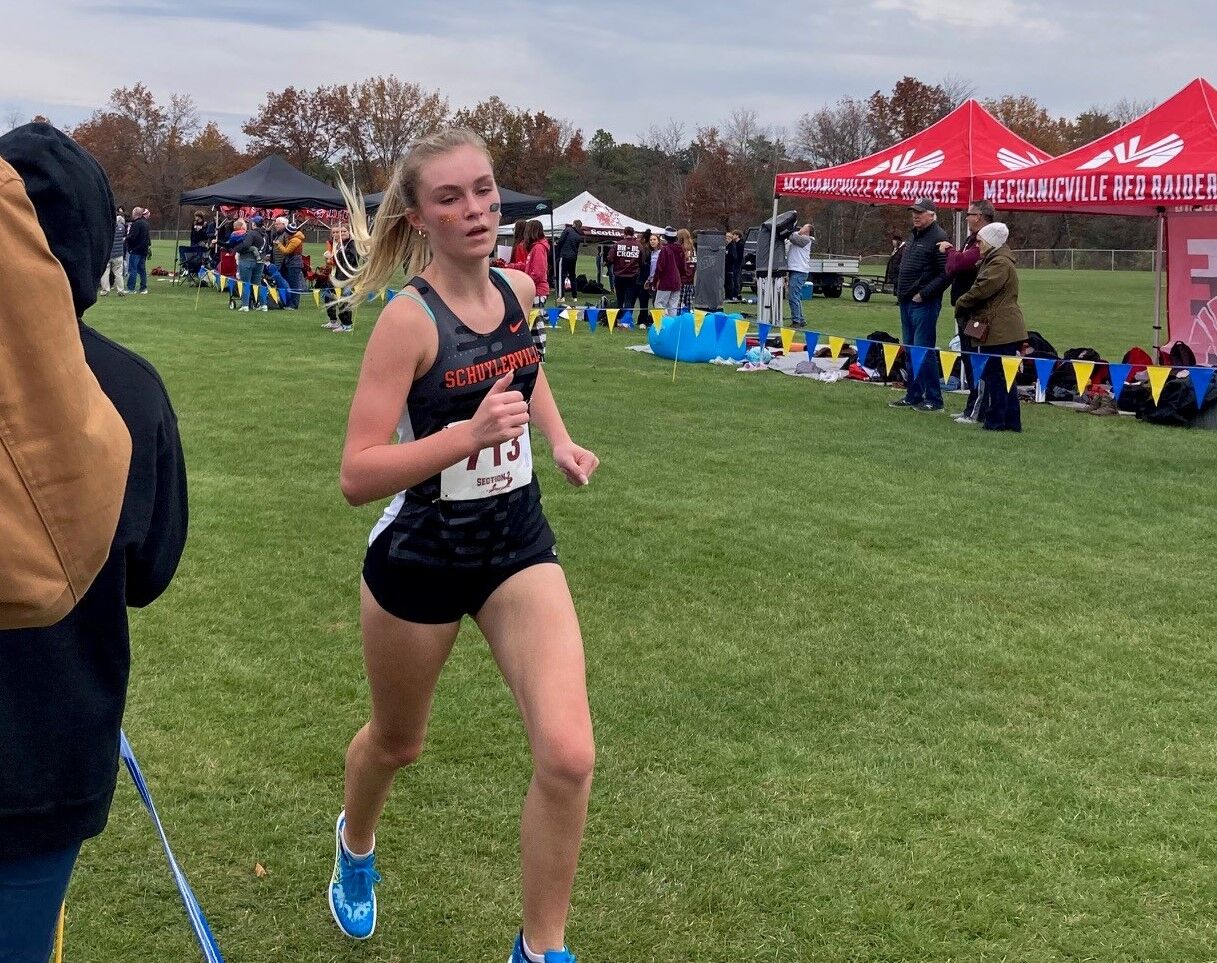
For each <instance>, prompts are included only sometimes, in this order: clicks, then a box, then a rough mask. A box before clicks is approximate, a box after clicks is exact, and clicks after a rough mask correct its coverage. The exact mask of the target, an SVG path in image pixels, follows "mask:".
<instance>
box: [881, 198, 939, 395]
mask: <svg viewBox="0 0 1217 963" xmlns="http://www.w3.org/2000/svg"><path fill="white" fill-rule="evenodd" d="M909 210H910V211H911V212H912V220H913V230H912V231H911V232H910V234H909V236H908V238H907V239H906V240H905V244H904V254H903V256H902V257H901V259H900V274H899V275H898V277H897V280H896V301H897V302H898V303H899V304H900V334H901V342H902V343H903V344H905V345H913V346H915V347H924V348H933V347H934V345H935V343H936V342H937V340H938V315H939V313H940V312H941V311H942V293H943V291H944V290H945V289H946V284H947V281H946V266H947V256H946V254H944V253H943V252H942V251H940V250H938V242H939V241H945V240H946V239H947V232H946V231H944V230H943V229H942V227H941V226H940V225H939V223H938V207H937V205H935V204H934V202H933V201H932V200H931V199H930V198H928V197H923V198H921V199H920V200H918V201H915V202H914V203H913V205H912V207H910V208H909ZM888 404H889V407H891V408H915V409H916V410H917V411H926V412H934V411H942V382H941V380H940V379H939V373H938V365H937V364H934V363H933V362H931V361H930V360H928V359H927V360H926V363H925V364H923V365H922V366H921V371H920V372H919V373H918V374H917V375H916V376H915V377H913V378H912V380H911V381H910V382H909V385H908V388H907V390H906V391H905V394H904V397H903V398H899V399H897V400H896V401H892V402H889V403H888Z"/></svg>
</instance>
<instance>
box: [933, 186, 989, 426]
mask: <svg viewBox="0 0 1217 963" xmlns="http://www.w3.org/2000/svg"><path fill="white" fill-rule="evenodd" d="M996 220H997V212H996V211H995V210H993V204H992V203H991V202H990V201H987V200H985V199H983V198H982V199H981V200H978V201H973V202H972V203H971V204H969V205H968V237H967V239H966V240H965V241H964V244H963V247H962V248H961V249H960V250H958V251H957V250H955V246H954V245H953V244H951V242H950V241H939V242H938V250H939V251H943V252H945V253H946V256H947V278H948V279H950V282H951V306H952V307H955V306H956V305H957V304H958V303H959V299H960V298H961V297H962V296H963V294H964V293H965V292H966V291H968V290H969V289H970V288H971V287H972V285H973V284H974V283H975V282H976V272H977V270H978V269H979V265H980V238H979V233H978V232H979V231H980V229H981V228H982V227H984V226H985V225H986V224H992V223H993V222H994V221H996ZM967 326H968V318H967V311H966V310H965V311H964V312H963V316H962V317H960V313H959V312H958V311H956V312H955V327H956V329H957V331H958V333H959V350H960V351H961V352H962V353H963V355H964V357H963V358H961V360H960V364H959V377H960V381H961V382H966V383H968V384H969V389H970V390H969V391H968V402H967V404H966V405H965V406H964V409H963V413H962V414H959V415H956V416H955V420H956V421H969V422H976V421H978V420H979V415H980V411H982V410H983V405H984V401H983V400H982V398H981V391H982V390H983V387H982V385H978V384H971V381H972V372H971V371H969V370H968V365H967V357H966V355H967V353H968V352H970V351H973V352H974V351H975V350H976V348H977V344H976V342H975V341H974V340H973V339H972V338H969V337H968V336H967V334H965V333H964V329H965V328H966V327H967ZM978 406H980V407H979V408H978Z"/></svg>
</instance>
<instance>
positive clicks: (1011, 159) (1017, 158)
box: [997, 147, 1048, 171]
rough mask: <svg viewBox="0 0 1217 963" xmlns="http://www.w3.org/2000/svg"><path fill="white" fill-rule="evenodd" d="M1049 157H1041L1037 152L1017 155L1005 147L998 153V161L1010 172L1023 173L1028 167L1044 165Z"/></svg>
mask: <svg viewBox="0 0 1217 963" xmlns="http://www.w3.org/2000/svg"><path fill="white" fill-rule="evenodd" d="M1047 159H1048V158H1047V157H1040V156H1039V155H1038V154H1036V153H1035V151H1031V150H1029V151H1027V153H1025V154H1016V153H1015V152H1014V151H1012V150H1009V149H1007V148H1005V147H1003V148H1002V149H1001V150H999V151H998V152H997V160H998V162H999V163H1000V164H1001V166H1002V167H1004V168H1005V169H1006V170H1008V171H1022V170H1026V169H1027V168H1028V167H1034V166H1035V165H1036V164H1042V163H1044V161H1046V160H1047Z"/></svg>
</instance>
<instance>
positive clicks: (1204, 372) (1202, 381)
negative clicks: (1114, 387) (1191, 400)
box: [1112, 365, 1213, 408]
mask: <svg viewBox="0 0 1217 963" xmlns="http://www.w3.org/2000/svg"><path fill="white" fill-rule="evenodd" d="M1112 367H1113V368H1114V367H1115V365H1112ZM1187 376H1188V378H1190V379H1191V382H1192V390H1193V391H1194V392H1196V404H1197V405H1199V406H1200V407H1201V408H1203V407H1204V396H1205V395H1207V394H1208V393H1209V385H1210V384H1211V383H1212V381H1213V369H1212V368H1188V369H1187Z"/></svg>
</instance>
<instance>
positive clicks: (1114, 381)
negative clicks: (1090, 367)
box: [1036, 361, 1132, 401]
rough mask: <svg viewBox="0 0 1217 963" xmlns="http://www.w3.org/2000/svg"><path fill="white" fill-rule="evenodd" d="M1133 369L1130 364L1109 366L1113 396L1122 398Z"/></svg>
mask: <svg viewBox="0 0 1217 963" xmlns="http://www.w3.org/2000/svg"><path fill="white" fill-rule="evenodd" d="M1036 367H1037V368H1038V367H1039V362H1038V361H1037V362H1036ZM1130 371H1132V365H1130V364H1111V365H1108V366H1107V373H1108V374H1109V375H1110V376H1111V396H1112V397H1113V398H1114V399H1115V400H1116V401H1119V400H1120V392H1121V391H1123V390H1124V385H1125V384H1126V383H1127V381H1128V373H1129V372H1130Z"/></svg>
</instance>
